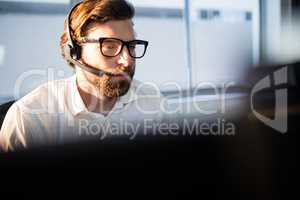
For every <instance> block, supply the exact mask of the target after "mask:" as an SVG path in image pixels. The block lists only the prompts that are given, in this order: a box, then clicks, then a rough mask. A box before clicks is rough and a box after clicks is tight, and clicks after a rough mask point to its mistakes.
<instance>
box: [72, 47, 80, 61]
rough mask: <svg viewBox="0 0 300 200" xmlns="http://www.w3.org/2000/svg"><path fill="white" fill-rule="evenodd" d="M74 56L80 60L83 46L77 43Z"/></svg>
mask: <svg viewBox="0 0 300 200" xmlns="http://www.w3.org/2000/svg"><path fill="white" fill-rule="evenodd" d="M73 50H74V52H73V53H74V57H75V58H76V60H79V59H80V58H81V48H80V46H79V45H77V44H75V46H74V48H73Z"/></svg>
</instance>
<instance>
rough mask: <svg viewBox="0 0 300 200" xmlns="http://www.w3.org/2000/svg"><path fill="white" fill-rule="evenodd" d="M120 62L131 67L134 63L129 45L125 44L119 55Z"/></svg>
mask: <svg viewBox="0 0 300 200" xmlns="http://www.w3.org/2000/svg"><path fill="white" fill-rule="evenodd" d="M118 62H119V64H122V65H123V66H125V67H129V66H131V65H132V64H133V62H134V58H132V57H131V56H130V54H129V50H128V48H127V46H124V48H123V49H122V51H121V53H120V55H119V60H118Z"/></svg>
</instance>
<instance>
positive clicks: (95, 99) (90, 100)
mask: <svg viewBox="0 0 300 200" xmlns="http://www.w3.org/2000/svg"><path fill="white" fill-rule="evenodd" d="M77 88H78V91H79V94H80V96H81V98H82V100H83V102H84V104H85V106H86V108H87V109H88V111H90V112H95V113H100V114H103V115H105V116H106V115H108V113H109V112H110V111H111V110H112V109H113V107H114V105H115V103H116V101H117V97H107V96H104V95H101V93H100V92H99V91H98V90H99V89H98V88H96V87H95V86H93V85H91V84H84V85H81V84H78V82H77Z"/></svg>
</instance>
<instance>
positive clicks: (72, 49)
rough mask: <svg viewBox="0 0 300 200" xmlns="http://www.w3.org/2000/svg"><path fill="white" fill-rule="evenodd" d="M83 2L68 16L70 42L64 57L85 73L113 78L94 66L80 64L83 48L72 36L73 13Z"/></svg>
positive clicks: (108, 73)
mask: <svg viewBox="0 0 300 200" xmlns="http://www.w3.org/2000/svg"><path fill="white" fill-rule="evenodd" d="M82 3H83V2H79V3H77V4H76V5H75V6H74V7H73V8H72V9H71V11H70V12H69V14H68V16H67V19H66V20H67V27H66V33H67V38H68V41H67V42H66V44H65V46H64V48H63V50H64V55H65V58H66V60H67V61H69V62H70V63H72V64H74V65H76V66H78V67H80V68H82V69H83V70H85V71H88V72H90V73H92V74H95V75H97V76H100V77H102V76H103V75H104V74H106V75H109V76H113V74H112V73H110V72H106V71H103V70H100V69H96V68H94V67H92V66H89V65H87V64H83V63H81V62H79V61H78V60H79V59H80V57H81V47H80V46H79V45H78V44H76V42H75V41H74V40H73V38H72V35H71V31H72V29H71V14H72V12H73V11H74V10H75V9H76V8H77V7H78V6H79V5H80V4H82Z"/></svg>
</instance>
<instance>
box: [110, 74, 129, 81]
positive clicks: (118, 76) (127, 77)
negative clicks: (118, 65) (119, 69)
mask: <svg viewBox="0 0 300 200" xmlns="http://www.w3.org/2000/svg"><path fill="white" fill-rule="evenodd" d="M113 77H114V78H116V79H119V80H120V79H122V80H128V79H129V75H128V74H117V75H114V76H113Z"/></svg>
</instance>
